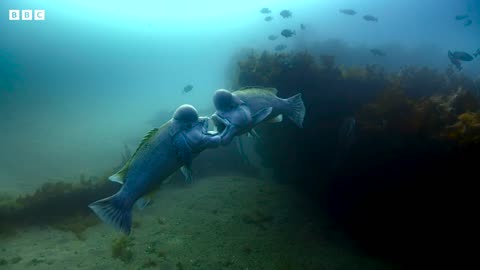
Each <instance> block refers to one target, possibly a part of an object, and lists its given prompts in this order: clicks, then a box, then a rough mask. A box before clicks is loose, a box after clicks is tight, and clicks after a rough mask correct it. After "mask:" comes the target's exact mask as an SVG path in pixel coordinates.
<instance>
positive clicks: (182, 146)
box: [173, 134, 193, 167]
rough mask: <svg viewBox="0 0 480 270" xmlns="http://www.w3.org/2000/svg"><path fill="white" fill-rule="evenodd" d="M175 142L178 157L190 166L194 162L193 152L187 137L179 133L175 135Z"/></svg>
mask: <svg viewBox="0 0 480 270" xmlns="http://www.w3.org/2000/svg"><path fill="white" fill-rule="evenodd" d="M173 144H174V145H175V147H176V149H177V156H178V158H180V160H181V161H183V162H184V163H185V166H187V167H190V166H191V164H192V159H193V154H192V149H191V148H190V146H189V145H188V143H187V140H186V138H185V137H184V136H183V135H182V134H178V135H176V136H175V137H174V139H173Z"/></svg>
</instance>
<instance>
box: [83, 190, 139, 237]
mask: <svg viewBox="0 0 480 270" xmlns="http://www.w3.org/2000/svg"><path fill="white" fill-rule="evenodd" d="M132 206H133V205H132V204H131V203H129V200H126V199H125V197H124V196H123V195H122V193H121V192H118V193H116V194H115V195H113V196H110V197H107V198H104V199H101V200H98V201H96V202H93V203H91V204H89V205H88V207H90V209H92V210H93V212H95V214H96V215H97V216H98V217H99V218H100V219H101V220H102V221H103V222H105V223H107V224H110V225H112V226H114V227H115V228H117V229H118V230H121V231H122V232H123V233H125V234H126V235H129V234H130V230H131V227H132Z"/></svg>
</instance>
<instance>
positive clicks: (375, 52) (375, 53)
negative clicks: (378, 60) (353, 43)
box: [370, 49, 386, 56]
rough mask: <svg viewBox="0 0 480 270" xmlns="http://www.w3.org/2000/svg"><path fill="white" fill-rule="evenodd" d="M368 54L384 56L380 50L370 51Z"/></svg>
mask: <svg viewBox="0 0 480 270" xmlns="http://www.w3.org/2000/svg"><path fill="white" fill-rule="evenodd" d="M370 52H371V53H372V54H373V55H375V56H385V55H386V54H385V52H384V51H382V50H380V49H371V50H370Z"/></svg>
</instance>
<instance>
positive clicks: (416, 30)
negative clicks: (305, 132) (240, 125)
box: [0, 0, 480, 183]
mask: <svg viewBox="0 0 480 270" xmlns="http://www.w3.org/2000/svg"><path fill="white" fill-rule="evenodd" d="M263 6H268V7H269V8H270V9H271V10H273V11H275V12H278V11H279V10H281V9H284V8H288V9H290V10H292V11H293V12H294V16H293V17H292V18H291V19H289V20H283V21H281V18H276V19H275V20H273V21H272V22H271V23H266V22H265V21H263V20H262V16H261V14H260V13H259V12H258V11H259V9H260V8H261V7H263ZM340 8H352V9H356V10H357V11H358V12H360V13H362V14H363V13H371V14H375V15H376V16H378V17H379V18H380V20H379V22H378V23H375V24H369V23H368V22H365V21H362V20H361V19H360V17H359V15H357V16H351V17H348V16H345V15H342V14H340V13H339V12H338V9H340ZM9 9H45V10H46V18H47V19H46V20H45V21H38V22H35V21H8V19H7V14H8V10H9ZM0 12H1V14H3V16H2V17H1V18H0V19H1V21H2V29H1V32H2V39H1V41H0V55H1V66H0V70H1V72H2V77H1V81H0V86H1V91H0V105H1V107H0V117H1V127H2V130H3V132H1V134H0V136H1V137H0V146H1V149H2V155H1V162H0V164H1V166H2V167H1V170H0V171H1V172H2V173H1V176H2V181H1V183H3V182H14V183H22V182H31V181H38V180H36V179H42V178H46V177H57V176H58V177H66V176H69V175H71V174H72V173H74V174H75V173H76V174H80V173H87V174H94V173H98V172H99V171H100V170H101V169H102V168H104V167H106V166H112V165H114V164H115V163H116V162H118V154H117V153H116V152H118V151H119V149H122V147H123V143H124V142H126V143H128V144H131V143H132V142H133V143H134V144H135V143H136V141H137V140H138V139H139V138H140V137H141V136H143V133H144V132H146V131H147V130H148V129H149V128H151V126H149V125H148V122H149V121H148V120H150V119H151V118H154V117H155V114H162V113H171V112H172V111H173V110H174V109H175V108H176V107H177V106H178V105H181V104H183V103H190V104H194V105H195V106H196V107H197V108H198V109H199V110H200V111H201V112H202V113H203V114H210V113H211V112H212V111H213V109H212V106H211V105H210V103H211V94H212V93H213V91H214V90H216V89H219V88H228V87H230V85H231V83H230V81H229V78H228V75H230V74H231V72H230V70H231V69H232V68H234V66H233V67H232V65H231V62H232V60H231V59H232V56H233V55H235V54H236V53H238V52H239V51H240V50H241V49H243V48H252V49H257V50H264V49H267V50H272V46H271V42H269V41H268V40H267V39H266V36H267V34H269V33H272V32H277V31H280V30H281V29H282V28H284V27H290V26H291V25H293V26H295V27H297V25H298V24H300V23H303V24H305V25H306V27H308V28H307V29H308V31H305V32H304V33H298V34H297V35H298V36H297V39H296V40H287V41H286V43H287V44H288V45H289V47H290V48H292V49H295V48H298V49H299V50H302V49H304V48H311V49H312V50H315V49H316V46H315V42H321V41H325V40H329V39H338V40H341V41H342V42H345V43H346V44H347V45H346V46H353V47H356V46H363V47H366V48H370V47H379V48H385V50H388V54H389V55H388V56H389V57H388V59H387V58H385V59H381V60H377V59H371V57H370V55H369V53H368V52H366V53H365V54H366V56H363V57H362V56H361V55H360V56H358V55H357V56H349V55H346V54H347V52H342V51H338V48H336V49H337V52H339V55H337V58H338V59H339V61H343V62H344V63H346V64H358V63H359V62H361V61H364V60H366V61H369V62H370V63H380V64H383V65H385V66H387V67H388V66H392V67H394V68H398V67H400V66H403V65H406V64H421V65H429V66H435V67H438V68H442V69H443V68H444V67H446V66H447V65H448V58H447V57H446V52H447V51H448V50H466V51H473V50H474V49H476V48H477V47H478V46H479V44H480V36H479V35H477V34H476V33H478V32H479V27H480V14H479V12H480V11H479V5H478V2H476V1H453V0H451V1H443V2H442V4H441V5H440V4H439V3H438V1H434V0H428V1H420V2H419V1H413V0H412V1H394V0H387V1H383V0H371V1H327V0H325V1H234V2H228V3H226V2H224V1H201V2H198V1H185V0H184V1H175V2H171V3H168V4H166V3H157V1H120V2H119V1H102V2H101V3H98V2H94V1H68V2H64V1H54V0H43V1H27V0H23V1H11V0H7V1H3V3H2V5H1V10H0ZM463 13H468V14H470V16H471V18H472V19H473V21H474V23H473V24H472V25H471V26H470V27H464V26H463V25H459V24H458V23H457V22H456V21H455V20H453V18H454V16H455V15H456V14H463ZM297 28H298V27H297ZM298 31H300V30H298ZM329 50H330V51H333V52H335V48H326V49H325V51H326V53H329ZM478 69H480V65H479V64H478V61H477V63H468V66H467V65H466V67H465V71H464V72H465V73H468V74H472V75H475V74H474V73H475V70H478ZM187 84H193V85H194V87H195V90H194V91H192V92H191V93H189V94H188V95H185V94H183V93H182V91H181V90H182V89H183V87H184V86H185V85H187ZM159 117H160V116H159ZM164 118H165V117H164ZM165 119H168V117H167V118H165ZM3 179H5V180H3ZM7 179H8V180H7Z"/></svg>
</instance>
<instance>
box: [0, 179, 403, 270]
mask: <svg viewBox="0 0 480 270" xmlns="http://www.w3.org/2000/svg"><path fill="white" fill-rule="evenodd" d="M39 214H40V213H39ZM133 220H134V228H133V232H132V234H131V236H130V237H129V240H128V241H129V247H128V250H129V252H130V254H131V255H132V257H131V259H130V260H129V261H127V262H125V261H122V260H121V259H120V258H118V257H117V258H114V257H113V256H112V243H113V241H115V240H116V239H119V238H121V237H122V234H121V233H120V232H117V231H115V230H114V229H113V227H110V226H108V225H105V224H99V225H96V226H93V227H90V228H88V229H87V230H86V231H85V232H84V233H83V236H84V237H82V239H79V238H78V237H77V236H76V235H74V234H73V233H71V232H64V231H60V230H56V229H54V228H51V227H31V228H28V229H25V230H21V231H18V232H17V233H16V234H15V235H13V236H11V237H8V238H6V239H2V240H1V242H0V269H12V270H17V269H19V270H20V269H49V270H52V269H53V270H54V269H69V270H70V269H99V270H106V269H160V270H187V269H205V270H217V269H218V270H221V269H234V270H247V269H248V270H257V269H258V270H270V269H271V270H294V269H306V270H310V269H311V270H320V269H326V270H328V269H395V268H394V267H393V266H391V265H389V264H387V263H385V262H382V261H381V260H379V259H376V258H372V257H369V256H366V255H365V254H362V253H360V252H359V251H358V250H356V249H355V248H353V247H352V246H351V245H350V244H349V242H348V241H347V240H341V239H343V238H342V236H341V234H340V233H339V232H338V231H336V230H335V227H334V226H331V224H329V223H328V219H327V218H326V217H324V215H322V213H318V210H316V209H315V208H313V207H312V204H311V202H309V201H308V199H306V198H305V197H303V196H301V194H299V193H297V192H295V191H294V190H292V189H291V187H289V186H288V185H282V184H278V183H275V182H273V181H265V180H260V179H253V178H247V177H239V176H222V177H209V178H201V179H196V181H195V182H194V183H193V184H189V185H186V184H183V183H178V182H176V183H170V184H166V185H164V186H163V188H162V189H161V190H160V191H159V192H158V193H157V194H156V195H155V198H154V201H153V203H152V204H151V205H149V206H148V207H147V208H146V209H144V210H139V209H136V208H135V209H134V212H133Z"/></svg>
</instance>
